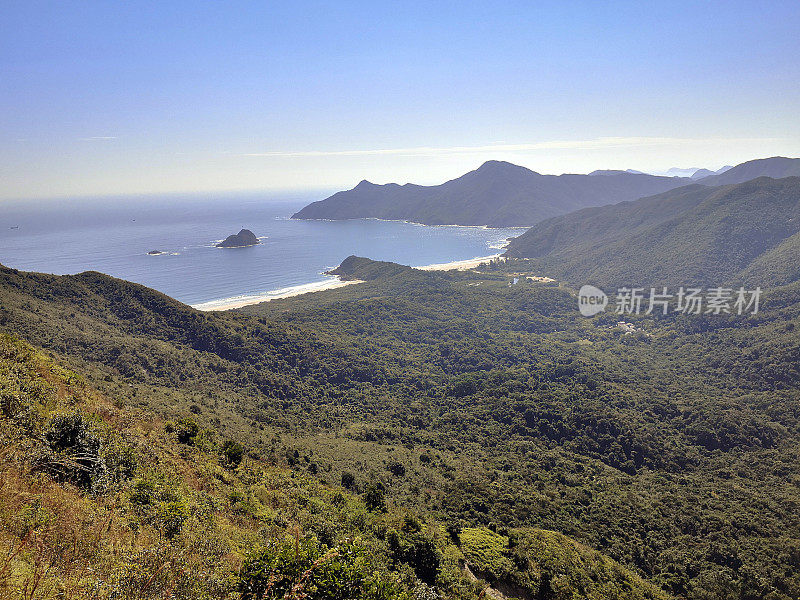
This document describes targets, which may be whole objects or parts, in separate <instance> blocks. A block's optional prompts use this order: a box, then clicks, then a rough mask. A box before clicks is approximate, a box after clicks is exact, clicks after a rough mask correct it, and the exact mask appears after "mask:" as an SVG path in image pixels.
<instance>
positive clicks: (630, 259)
mask: <svg viewBox="0 0 800 600" xmlns="http://www.w3.org/2000/svg"><path fill="white" fill-rule="evenodd" d="M798 231H800V178H797V177H789V178H785V179H777V180H776V179H769V178H766V177H762V178H759V179H755V180H752V181H748V182H745V183H741V184H736V185H729V186H722V187H717V188H704V187H702V186H699V185H693V186H687V187H683V188H679V189H677V190H673V191H670V192H667V193H665V194H660V195H658V196H653V197H650V198H643V199H641V200H637V201H635V202H628V203H621V204H617V205H613V206H607V207H600V208H593V209H586V210H583V211H579V212H576V213H573V214H570V215H565V216H562V217H556V218H554V219H551V220H549V221H546V222H543V223H541V224H539V225H537V226H535V227H533V228H531V229H530V230H528V231H527V232H525V233H524V234H523V235H521V236H520V237H518V238H516V239H514V240H512V242H511V244H510V245H509V247H508V250H507V254H508V255H509V256H513V257H520V258H523V257H524V258H533V259H535V262H536V265H537V268H539V269H540V270H541V274H545V275H548V276H551V277H555V278H556V279H560V280H565V281H569V282H571V283H573V284H575V285H581V284H583V283H594V284H596V285H601V286H617V287H619V286H623V285H627V286H644V287H650V286H658V285H695V284H700V285H723V284H734V285H736V284H744V283H747V284H750V285H761V286H762V287H766V286H771V285H783V284H786V283H790V282H792V281H795V280H796V279H797V275H798V273H797V271H796V269H794V268H793V266H792V265H793V263H794V261H792V260H790V257H791V256H792V251H793V249H794V248H795V247H796V244H797V241H796V239H795V238H794V237H793V236H795V235H796V234H797V233H798Z"/></svg>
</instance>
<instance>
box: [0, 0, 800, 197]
mask: <svg viewBox="0 0 800 600" xmlns="http://www.w3.org/2000/svg"><path fill="white" fill-rule="evenodd" d="M0 8H1V9H2V11H1V12H0V14H1V15H2V16H0V198H14V197H38V196H62V195H91V194H109V193H129V192H134V193H139V192H142V193H145V192H163V191H183V190H227V189H285V188H312V187H350V186H352V185H355V184H356V183H357V182H358V181H359V180H360V179H363V178H367V179H370V180H372V181H377V182H385V181H399V182H405V181H415V182H420V183H435V182H440V181H443V180H445V179H447V178H450V177H454V176H457V175H459V174H460V173H462V172H464V171H466V170H469V169H471V168H475V167H477V166H478V165H479V164H480V163H481V162H483V161H484V160H487V159H491V158H500V159H506V160H511V161H513V162H517V163H519V164H523V165H525V166H528V167H530V168H533V169H535V170H537V171H540V172H545V173H561V172H587V171H589V170H592V169H595V168H636V169H642V170H654V171H655V170H665V169H667V168H668V167H670V166H681V167H690V166H702V167H709V168H717V167H719V166H722V165H723V164H725V163H735V162H741V161H743V160H747V159H750V158H755V157H763V156H771V155H776V154H783V155H791V156H800V2H798V1H797V0H793V1H786V2H782V1H764V2H737V1H730V2H670V3H666V2H642V1H638V2H569V1H567V2H564V1H559V2H533V1H530V0H529V1H527V2H484V3H470V2H464V1H460V2H409V1H404V2H376V1H374V0H373V1H370V2H341V1H340V2H320V3H312V2H206V3H198V2H188V1H186V2H176V1H172V2H170V1H165V0H162V1H161V2H124V3H123V2H99V1H96V2H67V1H63V2H58V1H51V2H36V1H31V0H25V1H20V2H8V1H5V2H2V3H0Z"/></svg>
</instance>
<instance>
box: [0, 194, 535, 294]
mask: <svg viewBox="0 0 800 600" xmlns="http://www.w3.org/2000/svg"><path fill="white" fill-rule="evenodd" d="M325 195H326V194H324V193H322V194H320V193H305V194H283V195H272V196H270V195H265V194H252V193H250V194H227V195H216V196H197V195H195V196H177V195H170V196H162V197H144V198H142V197H139V198H133V197H130V198H120V197H114V198H105V199H91V200H62V201H37V202H30V201H28V202H17V203H8V202H6V203H3V204H2V205H0V263H2V264H4V265H6V266H8V267H13V268H17V269H21V270H25V271H40V272H45V273H55V274H67V273H79V272H81V271H87V270H93V271H100V272H102V273H107V274H109V275H113V276H114V277H120V278H122V279H127V280H129V281H135V282H137V283H142V284H144V285H146V286H148V287H152V288H155V289H157V290H159V291H162V292H164V293H166V294H168V295H169V296H172V297H173V298H176V299H178V300H180V301H182V302H185V303H187V304H200V303H207V302H210V301H218V300H223V299H230V298H235V297H239V296H250V295H262V294H267V293H269V292H274V291H276V290H285V288H293V287H295V286H305V285H307V284H312V285H310V286H309V289H313V287H314V284H317V285H318V284H319V282H322V281H325V279H326V277H325V276H324V275H322V272H323V271H325V270H328V269H330V268H333V267H335V266H336V265H338V264H339V263H340V262H341V261H342V260H343V259H344V258H346V257H347V256H349V255H351V254H356V255H359V256H367V257H369V258H373V259H376V260H391V261H395V262H399V263H401V264H406V265H411V266H422V265H428V264H434V263H443V262H450V261H457V260H464V259H470V258H475V257H482V256H488V255H492V254H496V253H497V252H499V249H498V248H499V247H500V245H501V244H502V243H503V242H504V241H505V240H506V239H507V238H509V237H511V236H514V235H519V234H520V232H521V230H519V229H485V228H481V227H427V226H422V225H415V224H411V223H400V222H389V221H378V220H370V219H366V220H351V221H299V220H292V219H290V218H289V217H290V216H291V215H292V213H294V212H296V211H297V210H299V209H300V208H301V207H303V206H305V205H306V204H308V203H309V202H312V201H314V200H319V199H320V198H323V197H325ZM241 228H247V229H250V230H252V231H253V232H254V233H255V234H256V235H257V236H259V237H261V238H263V239H262V240H261V241H262V243H261V244H260V245H258V246H252V247H249V248H232V249H221V248H215V247H214V243H215V242H217V241H219V240H221V239H223V238H225V237H226V236H228V235H230V234H232V233H237V232H238V231H239V230H240V229H241ZM151 250H159V251H161V252H163V254H161V255H158V256H151V255H148V254H147V253H148V252H149V251H151Z"/></svg>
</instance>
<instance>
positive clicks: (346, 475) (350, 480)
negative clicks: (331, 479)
mask: <svg viewBox="0 0 800 600" xmlns="http://www.w3.org/2000/svg"><path fill="white" fill-rule="evenodd" d="M342 487H343V488H345V489H346V490H352V489H353V488H355V487H356V476H355V475H353V474H352V473H351V472H350V471H344V472H343V473H342Z"/></svg>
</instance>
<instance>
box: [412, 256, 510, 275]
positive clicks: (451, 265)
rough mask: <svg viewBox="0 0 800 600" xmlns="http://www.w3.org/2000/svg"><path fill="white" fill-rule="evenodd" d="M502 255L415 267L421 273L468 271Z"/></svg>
mask: <svg viewBox="0 0 800 600" xmlns="http://www.w3.org/2000/svg"><path fill="white" fill-rule="evenodd" d="M501 256H502V254H492V255H491V256H479V257H476V258H468V259H466V260H454V261H453V262H447V263H437V264H434V265H425V266H422V267H414V268H416V269H420V270H421V271H466V270H467V269H474V268H475V267H478V266H480V265H481V264H482V263H485V262H489V261H490V260H495V259H498V258H500V257H501Z"/></svg>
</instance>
